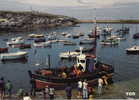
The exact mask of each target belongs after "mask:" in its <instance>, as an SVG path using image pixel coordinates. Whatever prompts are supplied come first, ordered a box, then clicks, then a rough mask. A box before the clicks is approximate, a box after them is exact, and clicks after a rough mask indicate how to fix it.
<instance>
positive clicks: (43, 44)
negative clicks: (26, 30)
mask: <svg viewBox="0 0 139 100" xmlns="http://www.w3.org/2000/svg"><path fill="white" fill-rule="evenodd" d="M33 46H34V47H51V42H50V41H47V42H40V43H33Z"/></svg>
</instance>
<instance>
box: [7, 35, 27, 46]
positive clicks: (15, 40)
mask: <svg viewBox="0 0 139 100" xmlns="http://www.w3.org/2000/svg"><path fill="white" fill-rule="evenodd" d="M24 42H25V41H24V39H23V38H22V37H17V38H12V39H11V40H10V41H8V42H7V45H9V46H11V45H16V44H24Z"/></svg>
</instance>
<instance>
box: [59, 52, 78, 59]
mask: <svg viewBox="0 0 139 100" xmlns="http://www.w3.org/2000/svg"><path fill="white" fill-rule="evenodd" d="M79 54H80V52H75V51H68V52H63V53H60V55H59V57H60V58H62V59H69V58H76V57H77V56H78V55H79Z"/></svg>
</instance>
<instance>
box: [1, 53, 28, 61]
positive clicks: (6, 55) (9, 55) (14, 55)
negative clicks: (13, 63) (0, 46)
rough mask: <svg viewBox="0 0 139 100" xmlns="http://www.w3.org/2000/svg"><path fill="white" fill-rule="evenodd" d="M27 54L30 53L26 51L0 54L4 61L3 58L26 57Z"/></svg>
mask: <svg viewBox="0 0 139 100" xmlns="http://www.w3.org/2000/svg"><path fill="white" fill-rule="evenodd" d="M27 54H28V53H27V52H24V51H19V52H14V53H5V54H0V60H2V61H3V60H13V59H21V58H25V57H26V56H27Z"/></svg>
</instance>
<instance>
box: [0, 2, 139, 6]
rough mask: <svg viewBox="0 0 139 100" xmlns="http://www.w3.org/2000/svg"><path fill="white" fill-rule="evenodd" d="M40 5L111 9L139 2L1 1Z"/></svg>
mask: <svg viewBox="0 0 139 100" xmlns="http://www.w3.org/2000/svg"><path fill="white" fill-rule="evenodd" d="M10 3H11V4H12V3H14V4H15V5H16V4H18V5H22V4H24V5H32V6H33V5H34V6H36V5H38V6H49V7H84V6H88V7H99V8H103V7H111V6H114V5H118V4H120V5H121V4H123V5H124V4H130V3H139V0H0V4H1V5H2V4H4V5H5V6H6V5H10Z"/></svg>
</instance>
